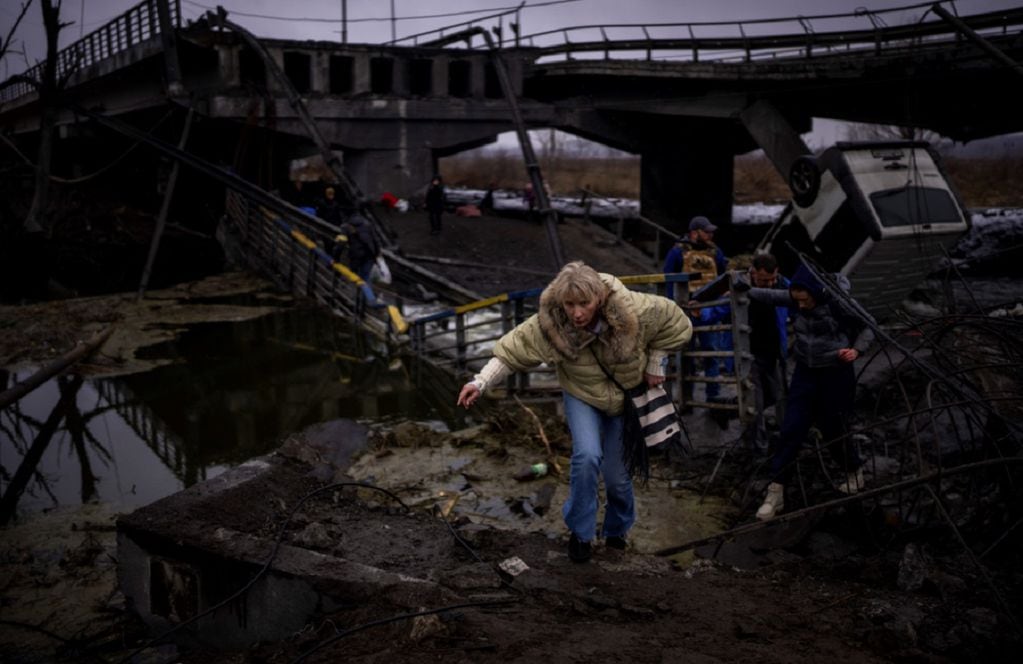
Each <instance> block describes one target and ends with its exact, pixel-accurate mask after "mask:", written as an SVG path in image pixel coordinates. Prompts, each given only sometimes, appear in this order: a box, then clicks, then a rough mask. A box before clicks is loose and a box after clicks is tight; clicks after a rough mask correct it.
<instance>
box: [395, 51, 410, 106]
mask: <svg viewBox="0 0 1023 664" xmlns="http://www.w3.org/2000/svg"><path fill="white" fill-rule="evenodd" d="M392 62H393V64H392V66H391V90H392V91H393V93H394V94H395V95H399V96H402V97H407V96H408V95H409V90H410V88H409V66H410V64H409V58H401V57H398V56H393V57H392Z"/></svg>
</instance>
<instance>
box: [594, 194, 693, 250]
mask: <svg viewBox="0 0 1023 664" xmlns="http://www.w3.org/2000/svg"><path fill="white" fill-rule="evenodd" d="M579 191H580V193H581V194H582V201H581V203H580V206H581V207H582V208H583V218H584V219H585V220H586V221H591V220H592V219H591V217H590V208H591V206H592V201H593V200H601V201H604V202H605V203H608V204H610V205H611V206H612V207H613V208H614V209H615V210H617V211H618V221H617V222H616V224H615V238H616V240H617V241H618V242H619V243H621V242H622V238H623V236H624V235H625V219H626V213H625V212H624V211H623V210H622V209H621V207H619V206H618V205H617V204H616V203H615V201H613V200H612V199H610V198H607V197H606V196H602V195H601V194H598V193H597V192H595V191H590V190H589V189H580V190H579ZM627 218H628V219H629V220H630V221H636V222H638V223H637V224H636V226H637V227H638V230H639V232H640V233H641V234H643V235H644V237H649V236H652V240H651V241H649V242H645V241H640V242H633V243H632V244H633V245H634V246H636V247H637V248H638V249H639V250H640V251H642V252H643V253H645V254H646V255H647V256H649V257H650V260H651V262H652V263H653V265H655V266H658V265H660V263H661V259H663V258H664V254H666V253H667V247H669V246H670V245H672V244H674V242H675V240H676V239H677V238H678V231H673V230H671V229H669V228H665V227H664V226H661V225H660V224H658V223H657V222H656V221H654V220H652V219H648V218H646V217H644V216H643V215H641V214H639V213H638V212H633V211H632V210H630V211H629V212H628V217H627Z"/></svg>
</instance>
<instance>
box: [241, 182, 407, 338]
mask: <svg viewBox="0 0 1023 664" xmlns="http://www.w3.org/2000/svg"><path fill="white" fill-rule="evenodd" d="M225 208H226V215H227V218H228V219H229V220H230V221H231V222H232V224H233V226H234V228H235V229H237V231H238V235H239V238H240V240H241V244H242V248H243V251H241V252H240V253H241V257H242V258H243V260H245V261H246V262H248V263H249V264H250V265H252V267H254V268H255V269H257V270H259V271H260V272H262V273H264V274H269V275H272V276H273V278H274V279H275V280H276V281H277V282H278V283H279V284H281V285H282V286H284V287H286V288H288V289H289V290H291V291H292V292H294V293H296V294H299V295H304V296H306V297H311V298H313V299H315V300H317V301H319V302H321V303H323V304H324V305H326V306H327V307H329V308H330V309H331V310H332V311H334V312H335V313H339V314H341V315H344V316H348V317H351V318H352V319H353V320H355V321H356V322H357V323H359V324H360V325H361V326H362V327H363V328H364V329H366V330H367V331H369V332H371V333H373V334H375V335H376V336H378V337H381V338H384V339H388V340H391V341H396V342H402V341H404V339H403V336H404V335H405V333H406V332H407V331H408V324H407V323H406V321H405V319H404V317H403V316H402V314H401V310H400V308H399V307H398V306H397V305H396V304H388V303H386V302H384V301H383V300H382V299H381V298H380V297H378V295H377V294H376V293H375V292H374V291H373V289H372V288H371V287H370V285H369V284H367V283H366V282H365V281H363V280H362V278H361V277H359V275H357V274H355V273H354V272H352V271H351V270H350V269H349V268H348V267H347V266H346V265H344V264H343V263H338V262H335V261H334V259H333V258H332V257H331V256H330V255H329V254H328V253H327V252H326V251H325V250H324V249H323V247H321V246H320V244H319V243H317V241H316V240H314V239H313V238H314V237H317V234H316V233H313V232H309V233H307V232H303V231H304V230H308V226H307V225H305V224H303V223H302V222H301V221H300V220H298V219H285V218H282V217H281V216H280V215H278V214H275V213H273V212H271V211H270V210H268V209H266V208H264V207H262V206H259V205H255V204H252V203H250V201H249V200H248V199H246V198H245V197H244V196H242V195H241V194H239V193H237V192H234V191H228V192H227V199H226V206H225ZM320 241H321V242H322V241H323V237H322V236H321V237H320Z"/></svg>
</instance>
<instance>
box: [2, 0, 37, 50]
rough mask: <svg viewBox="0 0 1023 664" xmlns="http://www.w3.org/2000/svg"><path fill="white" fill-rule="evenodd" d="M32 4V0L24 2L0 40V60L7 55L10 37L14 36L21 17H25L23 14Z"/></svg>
mask: <svg viewBox="0 0 1023 664" xmlns="http://www.w3.org/2000/svg"><path fill="white" fill-rule="evenodd" d="M31 6H32V0H26V2H25V4H23V5H22V6H21V11H20V12H18V18H16V19H14V23H13V24H12V25H11V29H10V30H8V31H7V37H6V38H5V39H4V40H3V41H0V60H2V59H3V57H4V56H5V55H7V50H8V48H9V47H10V45H11V39H13V38H14V32H15V31H16V30H17V29H18V25H19V24H20V23H21V19H23V18H25V14H26V13H27V12H28V8H29V7H31Z"/></svg>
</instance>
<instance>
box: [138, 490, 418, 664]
mask: <svg viewBox="0 0 1023 664" xmlns="http://www.w3.org/2000/svg"><path fill="white" fill-rule="evenodd" d="M349 486H354V487H360V488H363V489H372V490H373V491H379V492H380V493H383V494H385V495H387V496H389V497H390V498H392V499H393V500H394V501H395V502H396V503H398V504H399V505H401V506H402V508H404V510H405V511H406V512H408V511H409V507H408V505H406V504H405V503H404V502H402V500H401V498H399V497H398V496H397V495H395V494H394V493H392V492H390V491H388V490H387V489H382V488H380V487H378V486H373V485H372V484H366V483H364V482H335V483H333V484H328V485H326V486H322V487H320V488H318V489H313V490H312V491H310V492H309V493H307V494H306V495H305V496H303V497H302V498H301V499H299V501H298V502H297V503H295V506H294V507H292V508H291V510H290V511H289V512H288V514H287V516H286V517H285V518H284V520H283V521H282V522H281V525H280V530H279V531H278V533H277V537H276V539H275V540H274V546H273V550H272V551H271V552H270V557H269V558H268V559H267V561H266V563H264V564H263V567H262V569H260V570H259V571H258V572H257V573H256V575H255V576H253V577H252V579H250V580H249V582H248V583H246V584H245V585H244V586H242V587H241V588H239V589H238V590H236V591H235V592H234V593H233V594H231V595H230V596H229V597H227V598H225V599H223V600H221V601H220V602H217V603H216V604H214V605H213V606H211V607H210V608H208V609H206V610H205V611H203V612H202V613H199V614H197V615H194V616H192V617H191V618H189V619H188V620H186V621H184V622H182V623H179V624H177V625H175V626H174V627H172V628H170V629H168V630H167V631H165V632H164V633H163V634H160V635H159V636H156V637H154V638H152V639H150V640H149V641H147V642H146V643H145V644H143V645H142V646H140V647H139V648H137V649H136V650H134V651H133V652H132V653H131V654H129V655H128V656H127V657H125V658H124V659H122V660H121V662H122V664H126V663H127V662H130V661H131V660H133V659H134V658H135V656H136V655H138V654H139V653H141V652H143V651H144V650H147V649H149V648H152V647H153V646H154V645H156V644H158V643H160V642H161V641H163V640H164V639H166V638H167V637H168V636H170V635H171V634H174V633H175V632H177V631H179V630H181V629H183V628H185V627H187V626H189V625H191V624H193V623H195V622H197V621H198V620H199V619H200V618H204V617H206V616H208V615H209V614H211V613H213V612H214V611H216V610H217V609H220V608H221V607H223V606H226V605H227V604H229V603H230V602H233V601H234V600H235V599H237V598H239V597H241V596H242V595H244V594H245V593H246V592H247V591H248V590H249V588H251V587H252V586H253V585H254V584H255V583H256V581H258V580H259V579H261V578H262V577H263V576H264V575H265V574H266V573H267V572H268V571H269V570H270V565H271V564H272V563H273V561H274V560H275V559H276V557H277V552H278V550H279V549H280V546H281V543H282V542H283V541H284V534H285V532H286V529H287V525H288V523H290V521H291V519H292V518H293V517H294V516H295V513H296V512H297V511H298V509H299V508H300V507H302V505H304V504H305V503H306V501H308V500H309V499H310V498H313V497H314V496H317V495H319V494H321V493H324V492H327V491H333V490H335V489H341V488H344V487H349Z"/></svg>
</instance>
